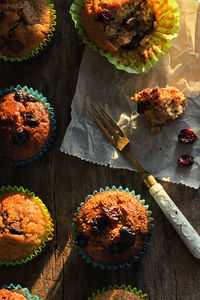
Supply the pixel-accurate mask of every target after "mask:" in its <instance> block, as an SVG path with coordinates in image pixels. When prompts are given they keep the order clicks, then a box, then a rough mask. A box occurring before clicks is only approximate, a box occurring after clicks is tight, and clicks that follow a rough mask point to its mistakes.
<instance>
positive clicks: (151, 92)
mask: <svg viewBox="0 0 200 300" xmlns="http://www.w3.org/2000/svg"><path fill="white" fill-rule="evenodd" d="M132 100H135V101H137V102H138V112H139V113H144V114H145V117H146V125H147V127H149V128H150V130H151V131H152V132H159V131H160V129H161V127H162V125H163V124H164V123H165V122H166V121H169V120H175V119H176V118H178V117H179V116H181V115H182V113H183V111H184V109H185V107H186V106H187V99H186V97H185V96H184V94H183V93H181V92H180V91H179V90H178V89H176V88H175V87H172V86H166V88H159V87H155V88H154V89H150V88H146V89H144V90H143V91H141V92H139V93H138V94H135V96H134V97H132Z"/></svg>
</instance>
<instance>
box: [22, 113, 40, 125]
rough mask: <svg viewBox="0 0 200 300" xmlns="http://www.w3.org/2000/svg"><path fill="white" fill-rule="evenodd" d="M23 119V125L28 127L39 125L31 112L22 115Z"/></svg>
mask: <svg viewBox="0 0 200 300" xmlns="http://www.w3.org/2000/svg"><path fill="white" fill-rule="evenodd" d="M23 118H24V122H23V124H24V125H27V126H29V127H35V126H37V125H38V124H39V123H38V120H37V119H36V118H35V117H34V115H33V114H32V113H31V112H29V113H24V115H23Z"/></svg>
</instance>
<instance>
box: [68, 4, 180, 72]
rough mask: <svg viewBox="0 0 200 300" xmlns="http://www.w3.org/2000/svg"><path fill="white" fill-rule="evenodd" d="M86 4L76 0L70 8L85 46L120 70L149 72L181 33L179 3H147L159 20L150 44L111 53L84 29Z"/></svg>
mask: <svg viewBox="0 0 200 300" xmlns="http://www.w3.org/2000/svg"><path fill="white" fill-rule="evenodd" d="M84 1H85V0H74V2H73V3H72V5H71V7H70V14H71V16H72V20H73V21H74V24H75V28H76V29H77V30H78V34H79V35H81V37H82V41H83V43H85V44H87V46H88V47H89V48H91V49H92V50H94V51H98V52H99V53H100V54H101V55H102V56H104V57H106V58H107V60H108V61H109V62H110V63H111V64H113V65H114V66H115V67H116V68H117V69H119V70H123V71H126V72H128V73H132V74H139V73H144V72H148V71H149V70H150V69H151V68H153V67H154V66H155V65H156V64H157V62H158V61H159V60H160V59H161V57H162V56H163V55H164V54H166V53H167V52H168V51H169V48H170V47H171V43H170V42H169V40H171V39H173V38H175V37H177V35H178V33H179V28H180V24H179V18H180V13H179V5H178V4H177V2H176V0H148V2H149V3H150V5H151V6H152V9H153V11H154V13H155V16H156V26H155V28H154V30H153V32H152V34H151V36H150V39H149V41H148V42H146V43H145V45H144V46H139V47H138V48H137V49H134V50H129V51H128V50H122V49H120V50H118V51H116V52H112V53H111V52H108V51H105V50H102V49H100V48H98V47H97V46H96V45H95V44H93V43H92V42H91V41H90V40H89V39H88V38H87V34H86V33H85V31H84V29H83V28H82V26H81V22H80V15H81V10H82V7H83V4H84Z"/></svg>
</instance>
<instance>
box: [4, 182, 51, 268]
mask: <svg viewBox="0 0 200 300" xmlns="http://www.w3.org/2000/svg"><path fill="white" fill-rule="evenodd" d="M6 191H17V192H22V193H25V194H27V195H29V196H31V197H33V201H34V202H35V203H36V204H37V205H38V206H39V208H41V209H42V210H43V212H44V214H45V216H46V220H47V224H46V232H47V236H46V240H45V241H43V243H42V244H41V245H40V246H39V247H38V249H36V250H35V252H34V253H32V254H30V255H29V256H28V257H26V258H23V259H20V260H14V261H4V260H0V265H7V266H16V265H21V264H24V263H26V262H28V261H30V260H32V259H33V258H35V257H36V256H37V255H38V254H40V253H41V252H42V250H43V249H44V248H45V247H46V242H48V241H51V240H52V238H53V231H54V224H53V220H52V218H51V215H50V213H49V211H48V209H47V207H46V205H45V204H44V203H43V202H42V200H41V199H40V198H38V197H37V196H36V195H35V194H34V193H33V192H30V191H29V190H28V189H24V188H23V187H22V186H20V187H17V186H16V185H15V186H10V185H8V186H1V187H0V193H1V192H6Z"/></svg>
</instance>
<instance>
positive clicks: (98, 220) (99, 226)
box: [90, 215, 108, 234]
mask: <svg viewBox="0 0 200 300" xmlns="http://www.w3.org/2000/svg"><path fill="white" fill-rule="evenodd" d="M90 224H91V226H92V231H93V232H94V233H95V234H100V233H101V232H102V231H103V230H104V229H105V228H106V226H107V224H108V221H107V219H105V217H103V216H100V215H99V216H96V217H95V218H94V219H93V220H92V221H91V223H90Z"/></svg>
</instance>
